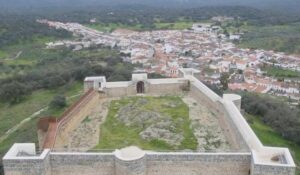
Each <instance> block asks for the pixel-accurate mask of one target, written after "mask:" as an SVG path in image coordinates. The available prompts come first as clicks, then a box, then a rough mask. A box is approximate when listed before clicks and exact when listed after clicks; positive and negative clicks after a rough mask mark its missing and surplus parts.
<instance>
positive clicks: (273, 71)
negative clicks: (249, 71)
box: [263, 67, 300, 78]
mask: <svg viewBox="0 0 300 175" xmlns="http://www.w3.org/2000/svg"><path fill="white" fill-rule="evenodd" d="M263 71H266V72H267V75H268V76H272V77H278V78H285V77H288V78H295V77H300V72H297V71H292V70H285V69H281V68H277V67H267V68H264V69H263Z"/></svg>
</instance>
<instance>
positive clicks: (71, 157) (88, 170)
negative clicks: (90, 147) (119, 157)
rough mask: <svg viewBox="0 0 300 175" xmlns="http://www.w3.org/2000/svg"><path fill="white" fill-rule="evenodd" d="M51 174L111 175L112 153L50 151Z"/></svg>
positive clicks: (113, 158)
mask: <svg viewBox="0 0 300 175" xmlns="http://www.w3.org/2000/svg"><path fill="white" fill-rule="evenodd" d="M50 162H51V168H50V169H51V174H52V175H96V174H97V175H113V174H114V172H115V156H114V154H113V153H107V154H105V153H99V154H97V153H51V154H50Z"/></svg>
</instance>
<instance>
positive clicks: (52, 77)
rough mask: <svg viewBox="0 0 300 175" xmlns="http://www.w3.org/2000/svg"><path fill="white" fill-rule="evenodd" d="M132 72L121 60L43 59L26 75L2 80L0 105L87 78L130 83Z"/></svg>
mask: <svg viewBox="0 0 300 175" xmlns="http://www.w3.org/2000/svg"><path fill="white" fill-rule="evenodd" d="M99 62H101V63H102V64H99ZM103 62H104V63H105V66H104V65H103ZM133 68H134V65H132V64H130V63H126V62H123V60H122V59H121V57H120V56H115V57H113V56H110V55H107V57H104V58H89V57H88V56H87V57H84V58H83V57H77V56H75V55H74V54H73V52H69V53H68V54H67V55H66V56H65V57H62V58H55V59H53V58H51V59H43V60H42V61H40V62H39V63H38V64H37V66H36V67H35V68H34V69H33V70H32V71H29V72H27V73H25V74H21V75H15V76H12V77H9V78H5V79H1V80H0V101H2V102H9V103H18V102H21V101H22V100H23V99H24V98H26V97H27V96H28V95H30V94H31V93H32V92H33V91H35V90H39V89H55V88H58V87H61V86H63V85H66V84H67V83H69V82H71V81H83V79H84V78H85V77H86V76H95V75H104V76H106V77H107V79H108V81H115V80H118V81H122V80H129V79H130V78H131V73H132V71H133Z"/></svg>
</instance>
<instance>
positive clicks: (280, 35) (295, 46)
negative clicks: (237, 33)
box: [238, 23, 300, 54]
mask: <svg viewBox="0 0 300 175" xmlns="http://www.w3.org/2000/svg"><path fill="white" fill-rule="evenodd" d="M241 31H243V32H245V35H244V36H243V40H242V41H241V42H240V43H239V44H238V45H239V46H240V47H243V48H254V49H256V48H258V49H266V50H275V51H279V52H287V53H294V54H300V32H299V31H300V23H293V24H286V25H273V26H272V25H268V26H248V25H245V26H243V27H242V28H241Z"/></svg>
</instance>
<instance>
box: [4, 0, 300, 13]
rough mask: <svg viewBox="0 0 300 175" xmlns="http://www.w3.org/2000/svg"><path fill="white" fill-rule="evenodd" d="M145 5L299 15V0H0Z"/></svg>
mask: <svg viewBox="0 0 300 175" xmlns="http://www.w3.org/2000/svg"><path fill="white" fill-rule="evenodd" d="M136 4H138V5H147V6H155V7H173V8H178V7H181V8H188V7H197V6H219V5H228V6H234V5H240V6H251V7H255V8H260V9H267V10H273V11H278V12H282V13H292V14H300V10H299V7H300V0H209V1H208V0H0V9H1V10H6V11H11V10H20V9H22V10H34V9H36V8H59V7H62V8H65V7H70V8H83V7H87V6H95V5H114V6H115V5H136Z"/></svg>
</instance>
